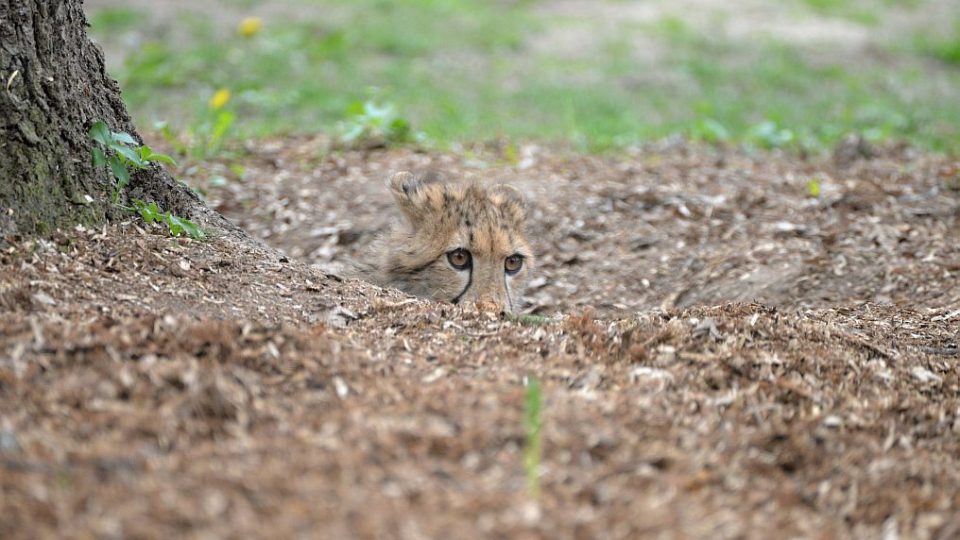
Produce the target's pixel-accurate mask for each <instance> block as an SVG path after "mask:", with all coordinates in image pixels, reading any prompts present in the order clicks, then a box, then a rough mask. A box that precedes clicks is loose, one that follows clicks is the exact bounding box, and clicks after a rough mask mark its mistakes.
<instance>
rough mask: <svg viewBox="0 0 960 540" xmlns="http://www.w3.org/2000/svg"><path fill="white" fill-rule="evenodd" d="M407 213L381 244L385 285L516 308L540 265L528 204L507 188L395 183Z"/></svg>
mask: <svg viewBox="0 0 960 540" xmlns="http://www.w3.org/2000/svg"><path fill="white" fill-rule="evenodd" d="M388 185H389V188H390V191H391V193H392V194H393V197H394V199H395V200H396V202H397V205H398V206H399V207H400V211H401V212H402V213H403V215H404V217H405V218H406V223H405V226H403V227H398V228H396V229H395V230H393V231H391V232H390V233H389V234H388V235H387V236H386V237H385V238H384V242H383V243H382V244H381V245H382V247H381V251H382V252H383V253H381V256H382V257H383V265H382V267H381V268H382V273H383V275H382V278H383V279H382V280H381V281H383V282H384V284H386V285H390V286H393V287H396V288H398V289H401V290H403V291H405V292H407V293H410V294H414V295H417V296H422V297H426V298H432V299H434V300H439V301H445V302H452V303H454V304H462V303H464V302H474V303H476V304H477V306H478V307H480V308H481V309H484V310H487V311H493V310H496V311H500V312H505V311H513V310H515V309H516V308H517V302H518V299H519V296H520V293H521V292H522V290H523V286H524V284H525V283H526V281H527V278H528V275H529V273H530V270H531V268H532V267H533V252H532V251H531V249H530V244H529V243H528V242H527V238H526V234H525V232H524V226H525V222H526V205H525V203H524V200H523V197H522V196H521V194H520V192H519V191H517V190H516V189H514V188H512V187H510V186H506V185H502V184H499V185H495V186H492V187H489V188H483V187H481V186H480V185H477V184H467V185H454V184H429V183H424V182H423V181H421V180H419V179H417V178H415V177H414V176H413V175H412V174H410V173H409V172H401V173H397V174H396V175H394V176H393V178H391V179H390V181H389V182H388Z"/></svg>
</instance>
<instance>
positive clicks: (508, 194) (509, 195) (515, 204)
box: [487, 184, 527, 225]
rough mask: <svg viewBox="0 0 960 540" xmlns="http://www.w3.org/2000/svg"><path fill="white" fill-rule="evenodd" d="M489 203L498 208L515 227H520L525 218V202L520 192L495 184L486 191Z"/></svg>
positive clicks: (513, 188) (511, 187)
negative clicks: (488, 195)
mask: <svg viewBox="0 0 960 540" xmlns="http://www.w3.org/2000/svg"><path fill="white" fill-rule="evenodd" d="M487 193H489V194H490V201H491V202H492V203H493V204H495V205H497V206H499V207H500V209H501V210H502V211H503V213H504V214H506V215H507V216H509V217H510V219H511V220H512V221H513V222H514V224H516V225H522V224H523V221H524V220H525V219H526V217H527V201H526V199H524V197H523V194H522V193H520V190H519V189H517V188H515V187H513V186H508V185H507V184H497V185H495V186H492V187H491V188H490V189H488V190H487Z"/></svg>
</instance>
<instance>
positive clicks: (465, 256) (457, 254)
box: [447, 248, 471, 270]
mask: <svg viewBox="0 0 960 540" xmlns="http://www.w3.org/2000/svg"><path fill="white" fill-rule="evenodd" d="M447 260H448V261H450V266H452V267H453V268H454V270H467V269H469V268H470V261H471V255H470V252H469V251H467V250H465V249H463V248H457V249H455V250H453V251H451V252H449V253H447Z"/></svg>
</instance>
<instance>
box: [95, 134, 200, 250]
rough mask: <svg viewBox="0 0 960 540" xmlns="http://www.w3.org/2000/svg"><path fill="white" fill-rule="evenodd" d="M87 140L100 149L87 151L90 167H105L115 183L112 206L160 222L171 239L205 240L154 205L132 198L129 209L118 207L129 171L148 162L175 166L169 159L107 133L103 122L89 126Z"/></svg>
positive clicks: (187, 222) (196, 230)
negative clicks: (95, 143)
mask: <svg viewBox="0 0 960 540" xmlns="http://www.w3.org/2000/svg"><path fill="white" fill-rule="evenodd" d="M90 138H91V139H93V140H94V141H95V142H97V143H100V145H101V146H102V148H101V147H99V146H94V147H93V149H92V151H91V152H92V154H93V164H94V166H96V167H102V166H105V165H106V166H109V167H110V171H111V172H112V173H113V176H114V179H115V180H116V183H115V184H114V188H113V193H112V194H111V199H112V201H113V204H114V205H116V206H118V207H119V208H122V209H123V210H125V211H127V212H136V213H138V214H140V217H141V218H143V220H144V221H145V222H147V223H154V222H158V221H162V222H163V223H165V224H166V225H167V229H168V230H169V231H170V234H172V235H173V236H180V235H182V234H186V235H188V236H190V237H191V238H193V239H195V240H202V239H204V238H206V234H204V232H203V230H202V229H201V228H200V227H198V226H197V225H196V224H195V223H193V222H192V221H190V220H189V219H186V218H182V217H179V216H177V215H174V214H171V213H170V212H166V213H164V212H163V211H162V210H161V209H160V207H159V206H157V203H153V202H152V203H149V204H147V203H145V202H143V201H141V200H139V199H134V201H133V207H132V208H131V207H127V206H123V205H121V204H120V195H121V193H123V190H124V188H126V187H127V185H128V184H129V183H130V170H131V169H146V168H147V167H148V166H149V165H150V164H151V163H168V164H170V165H176V162H174V161H173V158H171V157H170V156H168V155H165V154H159V153H157V152H154V151H153V150H152V149H151V148H150V147H149V146H147V145H138V144H137V141H136V140H134V138H133V137H132V136H130V134H129V133H124V132H122V131H121V132H117V131H111V130H110V128H109V127H107V124H106V123H105V122H104V121H103V120H97V121H96V122H94V124H93V126H91V128H90Z"/></svg>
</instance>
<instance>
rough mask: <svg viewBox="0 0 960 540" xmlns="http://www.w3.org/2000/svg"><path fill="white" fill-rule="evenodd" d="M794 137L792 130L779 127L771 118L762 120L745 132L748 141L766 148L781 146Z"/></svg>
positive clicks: (792, 140)
mask: <svg viewBox="0 0 960 540" xmlns="http://www.w3.org/2000/svg"><path fill="white" fill-rule="evenodd" d="M795 139H796V136H795V135H794V133H793V131H791V130H789V129H787V128H781V127H780V126H778V125H777V123H776V122H774V121H773V120H764V121H763V122H760V123H759V124H756V125H755V126H753V127H751V128H750V130H749V131H748V132H747V140H748V141H750V142H751V143H753V144H756V145H757V146H760V147H761V148H766V149H770V148H782V147H784V146H787V145H789V144H790V143H792V142H794V140H795Z"/></svg>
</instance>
